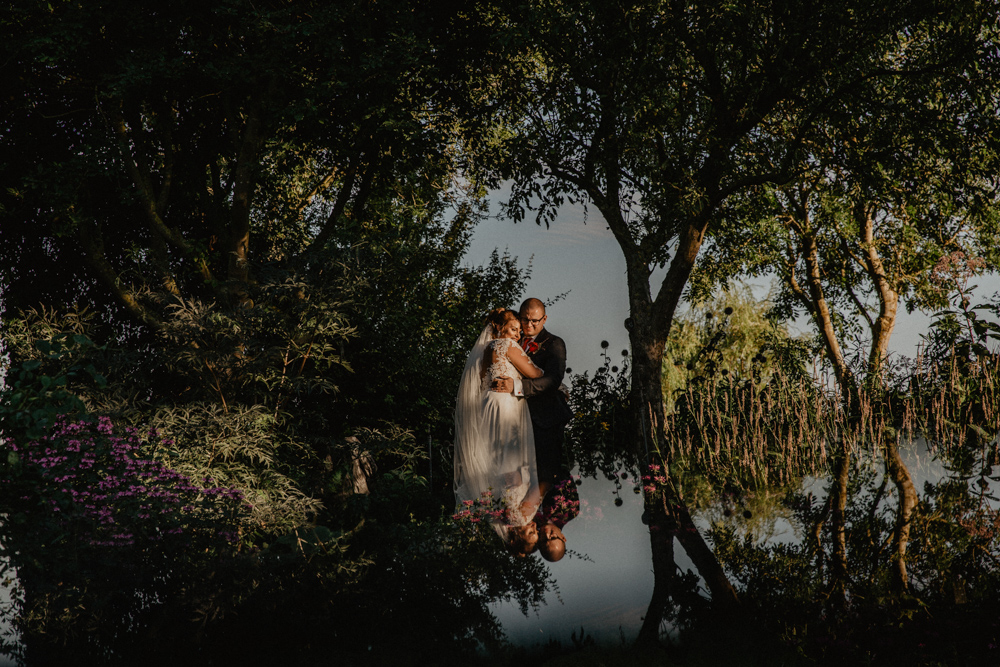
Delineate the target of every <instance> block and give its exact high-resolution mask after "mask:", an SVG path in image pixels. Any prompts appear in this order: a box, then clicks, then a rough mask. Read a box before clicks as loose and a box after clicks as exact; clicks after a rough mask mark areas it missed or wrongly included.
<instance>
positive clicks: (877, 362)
mask: <svg viewBox="0 0 1000 667" xmlns="http://www.w3.org/2000/svg"><path fill="white" fill-rule="evenodd" d="M855 219H856V220H857V222H858V225H859V228H860V230H861V237H862V249H863V251H864V261H865V269H866V270H867V272H868V277H869V278H871V281H872V284H874V286H875V293H876V294H877V295H878V303H879V314H878V317H877V318H875V320H874V321H873V322H872V323H871V332H872V344H871V350H870V352H869V354H868V381H869V383H877V384H878V385H881V384H882V362H883V361H884V360H885V358H886V356H887V355H888V354H889V339H890V338H891V337H892V330H893V328H894V327H895V326H896V313H897V312H898V310H899V293H898V292H897V291H896V290H895V289H893V287H892V285H891V284H890V283H889V279H888V278H887V277H886V272H885V265H884V264H883V262H882V257H881V256H880V255H879V254H878V248H877V247H876V245H875V231H874V227H875V223H874V221H873V220H872V218H871V215H870V214H869V213H868V211H867V210H866V209H865V207H864V205H863V204H858V205H857V206H856V207H855Z"/></svg>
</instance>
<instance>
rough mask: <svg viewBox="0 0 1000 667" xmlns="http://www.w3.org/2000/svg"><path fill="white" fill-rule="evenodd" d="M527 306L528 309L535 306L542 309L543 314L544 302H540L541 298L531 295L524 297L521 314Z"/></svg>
mask: <svg viewBox="0 0 1000 667" xmlns="http://www.w3.org/2000/svg"><path fill="white" fill-rule="evenodd" d="M529 308H530V309H536V308H537V309H539V310H541V311H542V315H544V314H545V304H544V303H542V300H541V299H536V298H535V297H531V298H530V299H525V300H524V303H522V304H521V314H522V315H523V314H524V311H525V310H528V309H529Z"/></svg>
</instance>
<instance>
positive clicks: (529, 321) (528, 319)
mask: <svg viewBox="0 0 1000 667" xmlns="http://www.w3.org/2000/svg"><path fill="white" fill-rule="evenodd" d="M544 319H545V316H544V315H542V316H541V317H539V318H538V319H537V320H533V319H531V318H530V317H522V318H521V322H523V323H524V324H538V323H539V322H541V321H542V320H544Z"/></svg>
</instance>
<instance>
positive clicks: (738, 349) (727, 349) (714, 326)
mask: <svg viewBox="0 0 1000 667" xmlns="http://www.w3.org/2000/svg"><path fill="white" fill-rule="evenodd" d="M772 306H773V303H772V302H771V301H770V300H769V299H765V300H764V301H758V300H756V299H755V298H754V297H753V295H752V294H751V292H750V288H749V287H747V286H742V287H740V288H736V287H734V288H732V289H727V290H725V291H723V292H721V293H719V294H718V295H717V296H716V297H715V298H714V299H712V300H711V301H708V302H702V303H695V304H692V307H691V308H690V309H689V310H688V311H687V312H686V313H685V314H684V315H681V316H678V318H677V319H676V321H675V322H674V326H673V327H672V328H671V330H670V337H669V338H668V339H667V347H666V349H665V350H664V358H665V359H664V364H663V394H664V402H665V404H666V407H667V413H668V414H669V413H670V412H672V411H673V407H674V403H675V398H676V396H677V395H678V394H682V393H683V392H684V390H685V388H686V387H687V386H688V385H689V384H690V383H692V382H702V381H706V380H711V379H712V378H715V377H716V375H718V376H721V377H722V378H728V379H730V380H731V381H733V382H737V383H739V382H745V381H748V380H752V381H753V382H754V383H755V384H761V383H764V384H766V383H767V382H768V381H769V380H770V378H771V376H772V374H773V373H775V372H783V373H784V374H785V375H786V376H787V377H789V378H796V379H801V378H805V377H806V370H805V368H806V362H807V360H808V354H809V351H810V347H809V343H810V341H809V339H808V338H804V337H799V338H792V337H791V336H790V335H789V333H788V330H787V326H786V325H784V324H779V323H777V322H776V321H775V320H773V319H772V318H771V317H770V310H771V308H772Z"/></svg>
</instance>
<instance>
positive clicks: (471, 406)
mask: <svg viewBox="0 0 1000 667" xmlns="http://www.w3.org/2000/svg"><path fill="white" fill-rule="evenodd" d="M486 350H492V351H495V352H496V356H497V357H498V358H499V361H497V362H496V363H493V364H490V365H489V366H488V367H487V368H486V370H485V371H482V364H483V358H484V352H485V351H486ZM509 354H524V352H523V351H522V350H521V348H520V347H519V346H518V345H517V343H516V341H514V340H512V339H510V338H497V339H493V338H492V336H491V328H490V327H487V328H486V329H484V331H483V333H482V334H481V335H480V337H479V340H477V342H476V345H474V346H473V348H472V352H470V354H469V359H468V361H467V362H466V368H465V372H464V373H463V376H462V382H461V383H460V385H459V392H458V401H457V404H456V408H455V499H456V504H457V506H458V510H459V511H460V512H461V511H462V510H463V509H468V508H467V503H465V502H463V501H473V502H475V501H477V500H482V499H484V496H483V494H484V493H486V492H489V494H491V495H488V496H486V498H487V499H489V498H494V499H496V500H499V501H500V509H501V510H502V511H503V518H502V519H500V520H494V521H493V527H494V528H495V529H496V530H497V533H499V534H500V536H501V537H504V538H506V535H507V529H508V528H509V527H510V526H524V525H527V523H528V522H529V521H531V519H532V517H533V515H534V510H535V509H537V503H538V466H537V464H536V463H535V439H534V435H533V434H532V430H531V416H530V414H529V413H528V404H527V403H526V402H525V400H524V399H523V398H517V397H516V396H514V395H513V394H509V393H508V394H501V393H499V392H495V391H491V390H490V385H491V384H492V382H493V380H494V379H496V378H498V377H509V378H516V379H520V377H521V375H520V373H518V372H517V369H516V368H514V365H513V364H512V363H511V362H510V360H509V359H508V355H509ZM524 502H527V507H526V509H522V507H521V505H522V503H524Z"/></svg>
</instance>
